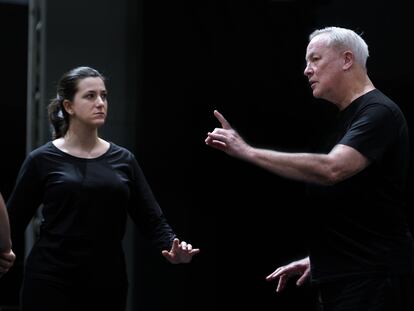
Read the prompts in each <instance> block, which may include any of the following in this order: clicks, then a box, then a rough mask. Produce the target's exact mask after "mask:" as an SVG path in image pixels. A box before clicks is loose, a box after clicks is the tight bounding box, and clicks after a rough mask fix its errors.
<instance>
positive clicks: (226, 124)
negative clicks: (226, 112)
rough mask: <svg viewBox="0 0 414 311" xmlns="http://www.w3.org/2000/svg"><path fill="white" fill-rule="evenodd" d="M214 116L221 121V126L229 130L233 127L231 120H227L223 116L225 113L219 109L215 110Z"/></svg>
mask: <svg viewBox="0 0 414 311" xmlns="http://www.w3.org/2000/svg"><path fill="white" fill-rule="evenodd" d="M214 116H215V117H216V118H217V120H219V122H220V123H221V126H222V127H223V128H224V129H226V130H228V129H231V125H230V123H229V122H227V120H226V119H225V118H224V117H223V115H222V114H221V113H220V112H218V111H217V110H214Z"/></svg>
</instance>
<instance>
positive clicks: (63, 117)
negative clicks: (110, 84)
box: [47, 67, 105, 139]
mask: <svg viewBox="0 0 414 311" xmlns="http://www.w3.org/2000/svg"><path fill="white" fill-rule="evenodd" d="M90 77H92V78H101V79H102V80H103V81H104V82H105V77H104V76H103V75H102V74H100V73H99V72H98V71H97V70H95V69H93V68H91V67H76V68H74V69H72V70H70V71H68V72H66V73H65V74H63V76H62V77H61V78H60V80H59V82H58V85H57V92H56V97H55V98H52V99H51V100H50V103H49V105H48V107H47V111H48V116H49V122H50V124H51V125H52V127H53V128H52V134H53V138H54V139H56V138H60V137H63V136H65V134H66V132H67V131H68V128H69V115H68V113H67V112H66V110H65V109H64V108H63V101H64V100H65V99H67V100H69V101H72V100H73V98H74V97H75V94H76V92H77V91H78V84H79V82H80V81H81V80H83V79H86V78H90Z"/></svg>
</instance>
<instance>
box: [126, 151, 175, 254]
mask: <svg viewBox="0 0 414 311" xmlns="http://www.w3.org/2000/svg"><path fill="white" fill-rule="evenodd" d="M131 165H132V168H133V180H132V181H131V189H130V190H131V201H130V204H129V211H128V212H129V214H130V216H131V218H132V219H133V221H134V222H135V224H136V225H137V226H138V228H139V230H140V231H141V232H142V234H143V235H144V236H145V237H146V238H148V239H149V240H151V241H152V242H153V243H154V244H155V246H156V247H157V248H158V249H159V250H164V249H166V250H169V249H170V248H171V245H172V241H173V240H174V238H175V237H176V235H175V233H174V231H173V230H172V228H171V227H170V225H169V224H168V223H167V220H166V218H165V216H164V214H163V212H162V210H161V208H160V206H159V205H158V203H157V201H156V199H155V197H154V195H153V193H152V190H151V188H150V186H149V185H148V182H147V180H146V178H145V176H144V173H143V172H142V170H141V168H140V167H139V165H138V162H137V161H136V159H135V157H133V156H132V160H131Z"/></svg>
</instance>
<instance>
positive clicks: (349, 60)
mask: <svg viewBox="0 0 414 311" xmlns="http://www.w3.org/2000/svg"><path fill="white" fill-rule="evenodd" d="M343 58H344V64H343V66H342V68H343V69H344V70H345V71H346V70H349V69H350V68H351V67H352V65H353V63H354V60H355V58H354V53H352V52H351V51H345V52H344V53H343Z"/></svg>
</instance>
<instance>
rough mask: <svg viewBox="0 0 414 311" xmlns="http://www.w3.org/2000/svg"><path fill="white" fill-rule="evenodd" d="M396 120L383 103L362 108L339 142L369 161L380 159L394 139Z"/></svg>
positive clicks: (396, 127) (396, 126)
mask: <svg viewBox="0 0 414 311" xmlns="http://www.w3.org/2000/svg"><path fill="white" fill-rule="evenodd" d="M397 129H398V124H397V120H396V118H395V117H394V115H393V113H392V111H391V110H390V109H389V108H387V107H385V106H383V105H369V106H367V107H366V108H365V109H363V110H362V111H361V112H360V113H359V115H358V116H357V118H356V119H355V121H354V122H352V124H351V127H350V128H349V130H348V131H347V132H346V134H345V135H344V137H343V138H342V139H341V140H340V142H339V144H343V145H347V146H350V147H353V148H355V149H356V150H358V151H359V152H360V153H362V154H363V155H364V156H366V157H367V158H368V159H370V160H371V161H374V162H375V161H380V159H381V158H382V156H383V155H384V152H385V150H386V149H387V148H388V147H389V146H390V145H391V144H392V142H393V141H394V140H395V139H396V135H397V132H398V130H397Z"/></svg>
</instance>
